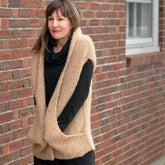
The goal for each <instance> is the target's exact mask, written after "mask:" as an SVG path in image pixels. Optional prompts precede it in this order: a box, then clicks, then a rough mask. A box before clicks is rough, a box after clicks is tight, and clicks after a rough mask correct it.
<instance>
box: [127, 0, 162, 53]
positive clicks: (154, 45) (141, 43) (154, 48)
mask: <svg viewBox="0 0 165 165" xmlns="http://www.w3.org/2000/svg"><path fill="white" fill-rule="evenodd" d="M151 1H152V14H153V15H152V17H153V18H152V38H145V39H127V38H126V55H133V54H142V53H150V52H159V51H160V48H159V45H158V44H159V42H158V30H159V1H158V0H126V2H143V3H144V2H146V3H149V2H151ZM127 18H128V12H127ZM127 22H128V21H127Z"/></svg>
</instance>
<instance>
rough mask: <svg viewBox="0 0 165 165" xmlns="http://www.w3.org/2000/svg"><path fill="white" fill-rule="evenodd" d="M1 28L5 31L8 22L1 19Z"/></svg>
mask: <svg viewBox="0 0 165 165" xmlns="http://www.w3.org/2000/svg"><path fill="white" fill-rule="evenodd" d="M1 26H2V29H7V28H8V20H6V19H2V20H1Z"/></svg>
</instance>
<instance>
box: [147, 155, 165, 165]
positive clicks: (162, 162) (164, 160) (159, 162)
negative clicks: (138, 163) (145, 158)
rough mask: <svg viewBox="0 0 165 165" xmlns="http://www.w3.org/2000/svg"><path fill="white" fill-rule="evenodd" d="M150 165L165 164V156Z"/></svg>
mask: <svg viewBox="0 0 165 165" xmlns="http://www.w3.org/2000/svg"><path fill="white" fill-rule="evenodd" d="M150 165H165V156H162V157H161V158H159V159H157V160H156V161H154V162H153V163H151V164H150Z"/></svg>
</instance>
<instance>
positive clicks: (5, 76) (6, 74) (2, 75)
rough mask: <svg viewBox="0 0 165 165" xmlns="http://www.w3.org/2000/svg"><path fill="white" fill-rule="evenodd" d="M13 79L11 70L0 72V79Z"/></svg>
mask: <svg viewBox="0 0 165 165" xmlns="http://www.w3.org/2000/svg"><path fill="white" fill-rule="evenodd" d="M9 79H11V72H9V71H8V72H0V81H2V80H9Z"/></svg>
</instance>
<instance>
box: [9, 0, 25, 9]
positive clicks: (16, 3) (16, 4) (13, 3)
mask: <svg viewBox="0 0 165 165" xmlns="http://www.w3.org/2000/svg"><path fill="white" fill-rule="evenodd" d="M21 2H22V0H14V1H13V0H8V3H9V4H8V6H9V7H11V8H12V7H15V8H21V7H22V3H21Z"/></svg>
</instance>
